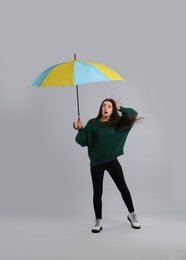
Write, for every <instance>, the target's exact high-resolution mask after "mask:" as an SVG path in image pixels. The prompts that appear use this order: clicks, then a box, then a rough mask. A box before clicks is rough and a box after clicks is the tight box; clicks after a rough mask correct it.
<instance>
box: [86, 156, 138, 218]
mask: <svg viewBox="0 0 186 260" xmlns="http://www.w3.org/2000/svg"><path fill="white" fill-rule="evenodd" d="M105 170H106V171H107V172H108V173H109V175H110V176H111V178H112V179H113V181H114V183H115V184H116V186H117V188H118V190H119V191H120V193H121V196H122V199H123V201H124V203H125V205H126V207H127V209H128V211H129V212H134V206H133V202H132V198H131V195H130V191H129V189H128V187H127V184H126V182H125V178H124V175H123V170H122V167H121V165H120V163H119V161H118V159H117V158H116V159H114V160H113V161H111V162H109V163H106V164H103V165H98V166H91V168H90V172H91V176H92V184H93V206H94V212H95V217H96V218H99V219H102V194H103V177H104V171H105Z"/></svg>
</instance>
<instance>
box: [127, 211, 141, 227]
mask: <svg viewBox="0 0 186 260" xmlns="http://www.w3.org/2000/svg"><path fill="white" fill-rule="evenodd" d="M127 219H128V220H129V221H130V223H131V226H132V227H133V228H136V229H139V228H140V227H141V226H140V224H139V222H138V221H137V216H136V213H135V212H133V213H130V212H129V214H128V216H127Z"/></svg>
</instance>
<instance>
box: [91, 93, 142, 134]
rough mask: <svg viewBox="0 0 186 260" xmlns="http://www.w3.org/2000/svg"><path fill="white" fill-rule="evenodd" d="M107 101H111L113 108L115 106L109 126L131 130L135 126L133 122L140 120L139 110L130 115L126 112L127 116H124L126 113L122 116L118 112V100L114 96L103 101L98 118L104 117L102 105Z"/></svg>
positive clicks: (119, 129)
mask: <svg viewBox="0 0 186 260" xmlns="http://www.w3.org/2000/svg"><path fill="white" fill-rule="evenodd" d="M105 101H109V102H111V103H112V108H113V112H112V114H111V116H110V118H109V120H108V122H107V126H114V127H115V128H116V130H118V131H121V132H122V131H126V130H129V129H130V128H131V127H132V126H133V124H134V123H135V122H136V121H137V120H138V118H137V116H138V113H137V112H136V114H135V115H133V116H131V115H128V114H126V116H124V115H122V116H120V115H119V113H118V110H117V108H116V102H115V100H113V99H112V98H107V99H105V100H103V101H102V103H101V105H100V108H99V112H98V115H97V117H96V119H100V118H101V117H102V106H103V103H104V102H105Z"/></svg>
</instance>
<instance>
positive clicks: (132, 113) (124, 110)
mask: <svg viewBox="0 0 186 260" xmlns="http://www.w3.org/2000/svg"><path fill="white" fill-rule="evenodd" d="M120 111H121V112H122V116H126V115H130V116H136V115H137V114H138V113H137V112H136V111H135V110H134V109H133V108H125V107H122V106H120Z"/></svg>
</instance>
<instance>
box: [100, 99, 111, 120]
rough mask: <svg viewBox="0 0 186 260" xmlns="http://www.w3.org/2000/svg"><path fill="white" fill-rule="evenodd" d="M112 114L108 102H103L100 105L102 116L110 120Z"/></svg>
mask: <svg viewBox="0 0 186 260" xmlns="http://www.w3.org/2000/svg"><path fill="white" fill-rule="evenodd" d="M112 112H113V106H112V103H111V102H110V101H104V102H103V104H102V116H103V117H107V118H108V119H109V118H110V116H111V114H112Z"/></svg>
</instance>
